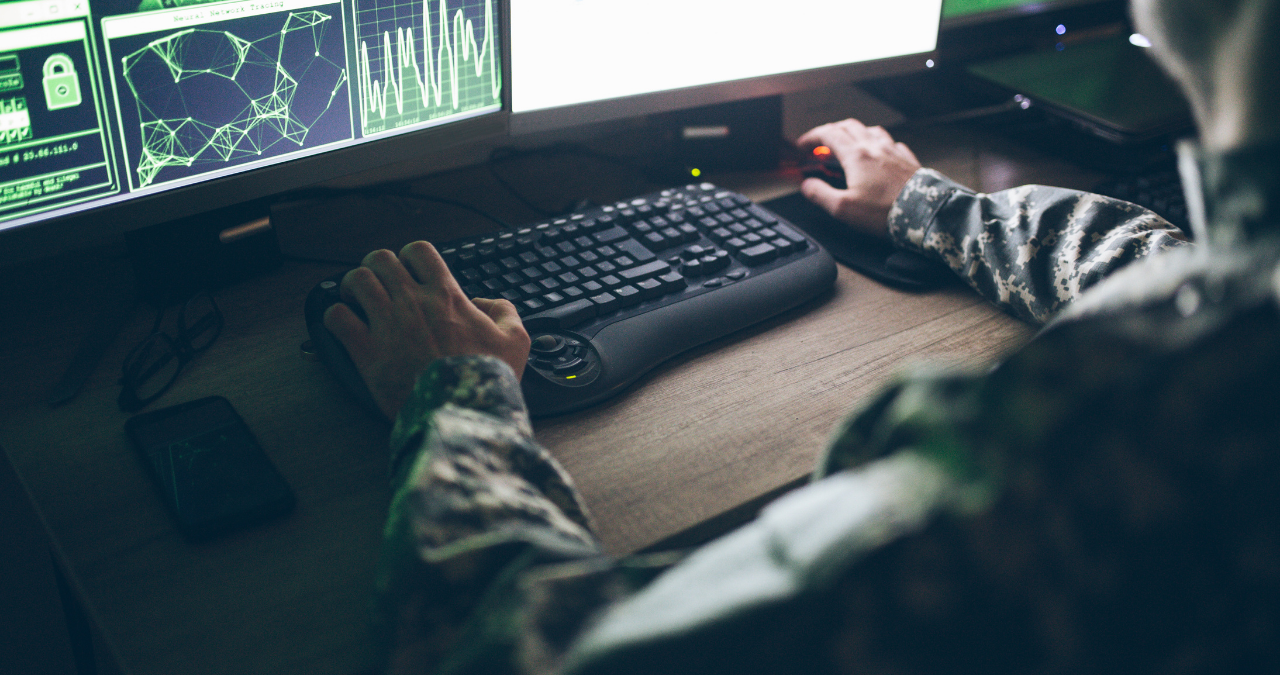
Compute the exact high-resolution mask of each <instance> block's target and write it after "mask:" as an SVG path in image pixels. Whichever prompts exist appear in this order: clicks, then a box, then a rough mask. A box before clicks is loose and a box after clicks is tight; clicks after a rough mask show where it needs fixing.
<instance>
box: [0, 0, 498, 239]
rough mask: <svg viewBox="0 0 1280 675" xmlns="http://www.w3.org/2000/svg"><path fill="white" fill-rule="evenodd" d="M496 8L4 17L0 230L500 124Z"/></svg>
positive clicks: (285, 3) (80, 0) (171, 10)
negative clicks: (369, 145) (455, 128)
mask: <svg viewBox="0 0 1280 675" xmlns="http://www.w3.org/2000/svg"><path fill="white" fill-rule="evenodd" d="M497 3H498V0H417V1H413V0H224V1H221V2H200V1H198V0H22V1H19V2H3V3H0V229H3V228H4V227H8V226H13V225H17V224H22V223H24V222H29V221H31V220H33V219H35V218H38V217H44V216H48V215H57V213H56V212H59V210H63V209H71V208H76V207H79V208H83V207H86V206H93V205H96V204H97V203H99V202H101V203H110V202H115V201H120V200H124V199H128V198H130V197H133V196H137V195H144V194H149V193H153V192H156V191H159V190H165V189H170V188H174V187H179V186H185V185H191V184H195V183H199V182H203V181H207V180H211V179H214V178H219V177H222V176H226V175H230V174H233V173H237V172H241V171H246V170H249V169H254V168H258V167H261V166H265V165H268V164H273V163H277V162H280V161H284V160H288V159H294V158H298V157H303V156H310V155H315V154H318V153H323V152H327V151H330V150H334V149H339V148H343V147H347V146H350V145H353V144H356V143H360V142H362V141H365V140H368V139H374V138H380V137H387V136H393V135H395V134H398V133H403V132H406V131H412V130H417V129H422V128H426V127H432V126H436V125H440V124H445V123H448V122H450V121H455V120H462V119H467V118H471V117H475V116H477V115H483V114H486V113H489V112H493V111H497V110H500V109H501V107H502V70H501V62H502V59H501V53H500V51H499V50H500V45H499V44H498V35H499V24H498V20H497V17H496V15H495V12H496V10H497Z"/></svg>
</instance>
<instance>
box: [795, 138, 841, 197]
mask: <svg viewBox="0 0 1280 675" xmlns="http://www.w3.org/2000/svg"><path fill="white" fill-rule="evenodd" d="M800 173H802V174H804V176H805V177H806V178H821V179H822V180H824V181H826V182H827V184H828V185H830V186H831V187H833V188H836V189H837V190H843V189H845V188H846V187H848V183H846V182H845V179H844V167H842V166H840V160H839V159H836V154H835V153H834V152H832V151H831V148H828V147H827V146H825V145H819V146H818V147H816V148H814V149H813V151H812V152H809V153H806V154H805V155H804V157H803V158H802V159H801V160H800Z"/></svg>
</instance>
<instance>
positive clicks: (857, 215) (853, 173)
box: [796, 119, 920, 238]
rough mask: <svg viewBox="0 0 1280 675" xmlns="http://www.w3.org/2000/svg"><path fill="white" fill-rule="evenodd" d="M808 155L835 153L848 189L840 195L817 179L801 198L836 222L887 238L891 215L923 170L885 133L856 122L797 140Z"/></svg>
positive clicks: (806, 186)
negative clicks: (820, 151) (816, 150)
mask: <svg viewBox="0 0 1280 675" xmlns="http://www.w3.org/2000/svg"><path fill="white" fill-rule="evenodd" d="M796 145H798V146H799V147H800V149H801V150H803V151H805V152H809V151H812V150H813V148H816V147H818V146H819V145H825V146H827V147H828V148H831V151H832V153H834V154H835V156H836V158H837V159H839V160H840V166H841V167H842V168H843V169H844V177H845V182H846V183H847V184H848V187H847V188H845V189H843V190H839V189H836V188H834V187H832V186H830V185H828V184H827V183H826V182H825V181H822V180H820V179H818V178H807V179H805V181H804V182H803V183H801V184H800V192H802V193H803V194H804V196H805V197H806V198H808V199H809V201H811V202H813V203H814V204H817V205H818V206H820V207H822V209H824V210H825V211H826V212H827V213H830V214H831V215H832V216H834V217H835V218H836V219H838V220H840V221H842V222H844V223H847V224H848V225H850V226H852V227H853V228H854V229H856V230H858V231H860V232H863V233H866V234H871V235H874V236H878V237H882V238H888V236H889V222H888V221H889V209H890V207H892V206H893V202H894V200H896V199H897V198H898V194H899V193H900V192H902V188H903V187H904V186H905V185H906V184H907V181H908V180H910V179H911V177H912V176H913V175H915V173H916V171H919V170H920V160H918V159H916V156H915V154H914V153H912V152H911V149H910V148H908V147H907V146H906V145H905V144H903V143H898V142H895V141H894V140H893V137H892V136H890V135H889V132H887V131H885V130H884V128H883V127H868V126H866V125H865V124H863V123H862V122H859V121H858V120H855V119H847V120H842V121H840V122H832V123H831V124H824V125H822V126H820V127H817V128H816V129H812V130H810V131H808V132H806V133H805V134H804V135H803V136H801V137H800V138H799V139H797V140H796Z"/></svg>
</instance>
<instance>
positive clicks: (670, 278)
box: [658, 270, 688, 293]
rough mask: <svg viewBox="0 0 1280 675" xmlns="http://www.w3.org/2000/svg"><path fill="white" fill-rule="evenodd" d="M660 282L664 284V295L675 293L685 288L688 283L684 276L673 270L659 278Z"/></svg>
mask: <svg viewBox="0 0 1280 675" xmlns="http://www.w3.org/2000/svg"><path fill="white" fill-rule="evenodd" d="M658 281H659V282H661V283H662V286H663V288H664V290H663V292H664V293H673V292H675V291H678V290H680V289H682V288H684V287H685V285H686V284H687V283H688V282H687V281H685V279H684V275H683V274H680V273H679V272H677V271H675V270H672V271H670V272H667V273H666V274H664V275H662V276H660V277H658Z"/></svg>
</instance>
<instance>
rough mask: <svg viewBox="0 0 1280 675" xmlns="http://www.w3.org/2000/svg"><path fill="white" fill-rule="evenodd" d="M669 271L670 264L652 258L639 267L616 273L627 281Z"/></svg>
mask: <svg viewBox="0 0 1280 675" xmlns="http://www.w3.org/2000/svg"><path fill="white" fill-rule="evenodd" d="M670 271H671V266H670V265H668V264H667V263H666V261H663V260H654V261H653V262H649V263H645V264H643V265H641V266H639V267H632V268H631V269H627V270H622V271H621V272H619V273H618V276H620V277H622V278H623V279H625V280H627V281H635V280H636V279H644V278H646V277H651V276H655V275H658V274H665V273H667V272H670Z"/></svg>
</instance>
